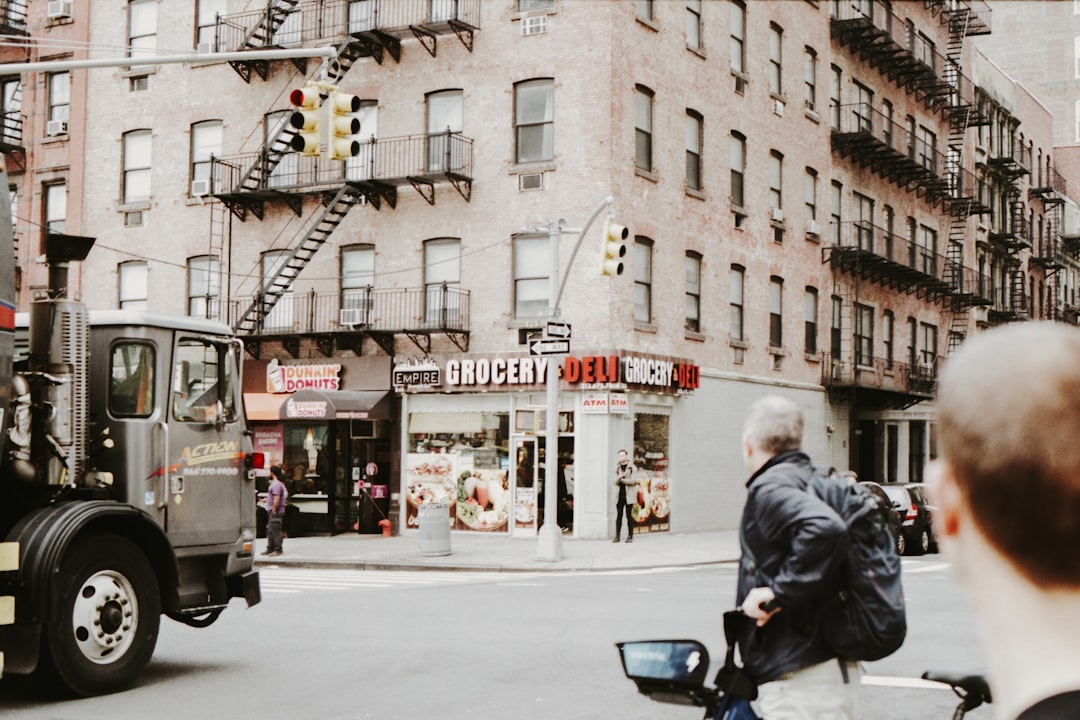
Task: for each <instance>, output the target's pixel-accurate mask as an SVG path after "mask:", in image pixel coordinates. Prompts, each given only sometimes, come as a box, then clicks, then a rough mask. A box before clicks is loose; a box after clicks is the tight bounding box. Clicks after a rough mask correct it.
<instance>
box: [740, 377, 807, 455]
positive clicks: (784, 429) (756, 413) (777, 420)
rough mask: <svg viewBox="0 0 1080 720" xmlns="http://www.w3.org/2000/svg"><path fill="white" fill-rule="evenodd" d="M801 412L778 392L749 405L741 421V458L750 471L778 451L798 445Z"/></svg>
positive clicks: (799, 443)
mask: <svg viewBox="0 0 1080 720" xmlns="http://www.w3.org/2000/svg"><path fill="white" fill-rule="evenodd" d="M802 439H803V413H802V410H800V409H799V406H798V405H796V404H795V403H793V402H792V401H791V400H788V399H787V398H783V397H780V396H778V395H769V396H767V397H763V398H761V399H760V400H758V401H757V402H755V403H754V404H753V405H751V406H750V412H749V413H747V415H746V421H745V423H744V424H743V436H742V440H743V457H744V459H745V460H746V466H747V468H748V469H749V470H750V471H751V472H754V471H756V470H757V469H758V468H760V467H761V466H762V465H764V464H765V463H766V462H768V460H769V459H770V458H772V457H774V456H776V455H779V454H780V453H784V452H790V451H792V450H798V449H799V448H801V447H802Z"/></svg>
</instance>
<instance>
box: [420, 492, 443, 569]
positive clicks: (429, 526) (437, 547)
mask: <svg viewBox="0 0 1080 720" xmlns="http://www.w3.org/2000/svg"><path fill="white" fill-rule="evenodd" d="M416 510H417V521H418V522H419V525H420V554H421V555H428V556H430V555H449V554H450V505H449V504H446V503H425V504H423V505H420V506H419V507H417V508H416Z"/></svg>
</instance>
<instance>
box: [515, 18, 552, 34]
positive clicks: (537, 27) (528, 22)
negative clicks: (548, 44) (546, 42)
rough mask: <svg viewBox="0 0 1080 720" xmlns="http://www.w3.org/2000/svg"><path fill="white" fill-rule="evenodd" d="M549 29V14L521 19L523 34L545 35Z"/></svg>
mask: <svg viewBox="0 0 1080 720" xmlns="http://www.w3.org/2000/svg"><path fill="white" fill-rule="evenodd" d="M547 31H548V19H547V15H539V16H537V17H527V18H522V20H521V34H522V35H543V34H544V33H546V32H547Z"/></svg>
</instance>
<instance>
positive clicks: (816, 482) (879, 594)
mask: <svg viewBox="0 0 1080 720" xmlns="http://www.w3.org/2000/svg"><path fill="white" fill-rule="evenodd" d="M806 485H807V490H808V491H809V492H810V493H812V494H813V495H815V496H816V497H818V498H819V499H821V500H822V501H824V502H825V503H826V504H828V505H829V506H830V507H832V509H833V510H835V511H836V513H837V515H839V516H840V517H841V519H843V521H844V523H845V524H846V525H847V529H848V538H849V543H848V548H847V550H846V556H845V557H843V558H840V562H839V563H838V565H839V567H838V569H837V570H836V573H837V574H836V586H837V588H838V590H837V592H836V594H835V595H834V596H833V597H831V598H830V599H828V600H827V601H826V602H825V604H824V606H823V607H822V609H821V611H820V612H819V614H818V618H817V631H818V635H819V637H820V639H821V640H822V641H823V642H824V643H825V644H826V645H827V646H828V647H830V648H831V649H832V650H833V651H834V652H835V653H836V654H837V655H839V656H840V657H841V658H844V659H847V660H868V661H869V660H880V659H881V658H883V657H886V656H887V655H891V654H892V653H894V652H896V650H897V649H898V648H899V647H900V646H901V645H902V644H903V643H904V637H905V635H906V634H907V620H906V618H905V613H904V589H903V587H902V586H901V583H900V556H899V554H898V553H897V551H896V542H895V540H894V539H893V537H892V533H890V532H889V528H888V520H887V519H888V515H887V514H886V513H889V512H892V509H891V508H887V507H885V506H883V505H882V504H881V503H880V502H879V501H878V499H877V498H876V497H874V495H872V494H871V493H870V491H869V490H868V489H867V487H866V486H865V485H859V484H858V483H855V484H850V483H848V482H847V481H846V480H843V479H841V478H837V477H831V476H828V475H824V474H822V473H821V472H820V471H819V470H818V469H817V468H815V469H814V471H813V473H812V474H811V475H810V477H809V478H807V481H806Z"/></svg>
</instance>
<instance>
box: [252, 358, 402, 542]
mask: <svg viewBox="0 0 1080 720" xmlns="http://www.w3.org/2000/svg"><path fill="white" fill-rule="evenodd" d="M389 378H390V358H387V357H375V358H334V359H332V360H328V361H317V360H296V361H294V362H288V361H278V360H270V361H265V360H264V361H260V360H248V361H247V362H246V363H245V366H244V391H245V392H244V404H245V409H246V412H247V417H248V422H249V424H250V426H251V429H252V431H253V433H254V438H253V440H254V449H255V450H256V451H258V452H263V453H266V455H267V457H268V458H269V464H272V465H280V466H281V467H282V469H283V471H284V473H285V477H286V480H285V482H286V485H287V486H288V489H289V496H290V507H289V513H288V515H287V516H286V520H285V526H286V531H287V532H288V533H289V534H290V535H294V536H295V535H304V534H326V533H330V534H333V533H342V532H365V533H377V532H380V527H379V525H378V522H379V520H381V519H383V518H388V517H389V512H390V485H391V478H392V477H394V476H395V475H396V465H395V462H394V460H395V454H394V452H393V435H394V434H393V432H392V430H391V428H392V426H393V416H394V407H393V406H394V395H393V393H391V392H390V385H389ZM258 490H259V492H260V511H259V523H258V524H259V529H260V531H262V530H263V529H264V526H265V522H264V518H265V509H264V507H263V506H262V502H261V499H262V494H263V492H264V491H265V487H264V484H263V485H260V486H259V488H258Z"/></svg>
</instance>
